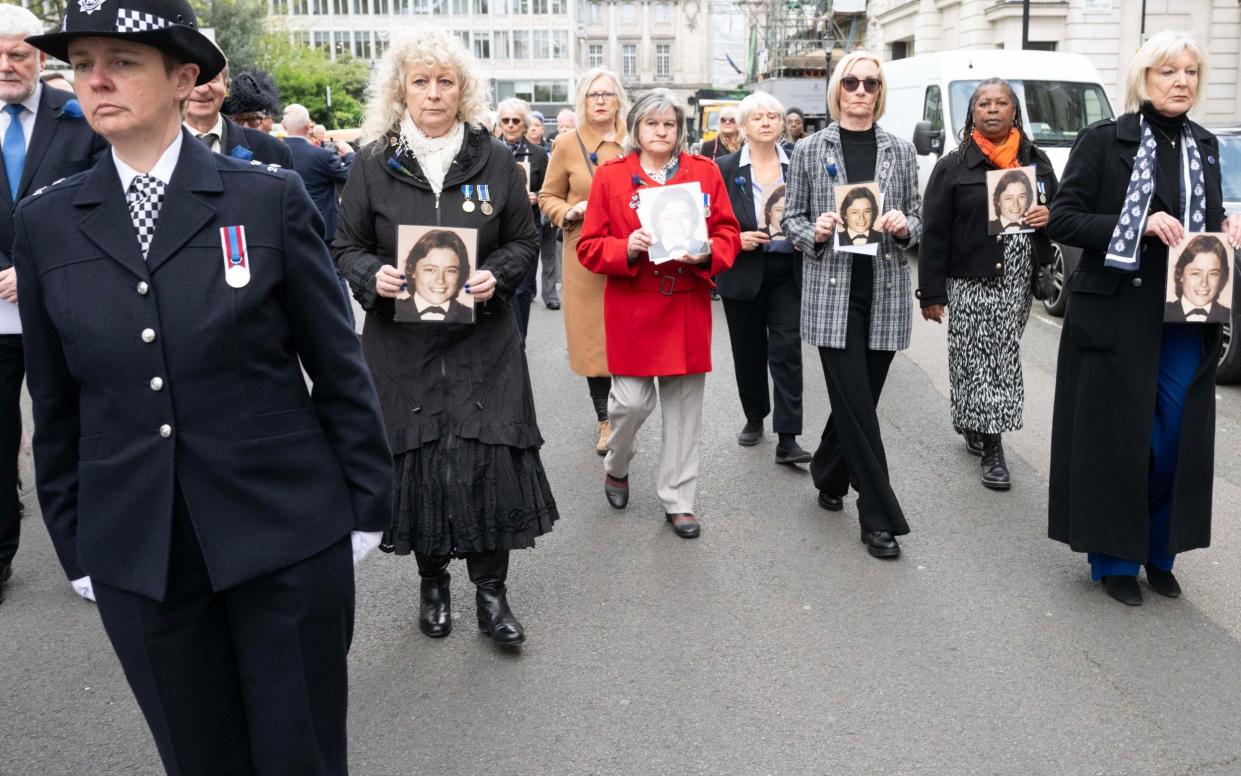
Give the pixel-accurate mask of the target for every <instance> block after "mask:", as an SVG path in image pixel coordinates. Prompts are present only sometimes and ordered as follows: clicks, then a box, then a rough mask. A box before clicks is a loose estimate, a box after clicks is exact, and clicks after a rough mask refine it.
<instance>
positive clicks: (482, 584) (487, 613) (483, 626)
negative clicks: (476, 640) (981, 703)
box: [466, 550, 526, 647]
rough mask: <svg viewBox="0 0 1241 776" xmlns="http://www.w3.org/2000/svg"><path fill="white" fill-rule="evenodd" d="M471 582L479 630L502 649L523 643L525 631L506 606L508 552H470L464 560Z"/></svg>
mask: <svg viewBox="0 0 1241 776" xmlns="http://www.w3.org/2000/svg"><path fill="white" fill-rule="evenodd" d="M466 561H467V563H468V565H469V569H470V580H471V581H472V582H473V583H474V584H475V586H476V587H477V592H476V593H475V596H474V598H475V602H476V604H477V605H478V629H479V630H480V631H482V632H483V633H485V634H487V635H488V636H490V637H491V639H492V641H494V642H495V643H497V644H499V645H500V646H503V647H515V646H517V645H518V644H521V643H522V642H523V641H525V640H526V629H525V628H523V627H522V625H521V623H520V622H518V621H517V617H516V616H514V615H513V610H512V609H510V608H509V606H508V588H507V587H506V586H505V584H504V580H505V578H506V577H507V576H508V550H497V551H495V552H479V553H473V554H471V555H470V556H468V557H467V558H466Z"/></svg>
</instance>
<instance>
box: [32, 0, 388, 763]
mask: <svg viewBox="0 0 1241 776" xmlns="http://www.w3.org/2000/svg"><path fill="white" fill-rule="evenodd" d="M66 14H67V15H66V18H65V20H64V24H63V25H62V26H61V27H60V28H59V31H56V32H52V33H48V34H45V35H36V36H33V37H31V38H29V42H30V43H32V44H33V45H35V46H37V47H38V48H40V49H42V50H43V51H45V52H47V53H48V54H50V55H52V56H55V57H57V58H59V59H64V60H67V61H68V62H69V63H70V64H71V65H72V66H73V69H74V72H75V73H76V78H75V83H74V85H75V88H76V90H77V96H78V100H79V101H80V103H81V106H82V110H83V112H84V114H85V116H86V118H87V120H88V121H90V122H91V124H92V126H93V127H94V129H95V130H96V131H98V132H99V133H100V134H101V135H103V136H104V137H105V138H106V139H107V140H108V141H109V142H110V143H111V145H112V150H111V152H110V153H108V154H105V155H104V156H103V157H102V158H101V159H100V160H99V162H98V163H97V164H95V166H94V167H92V168H91V169H90V170H89V171H87V172H85V173H81V174H79V175H75V176H73V177H71V178H69V179H67V180H65V181H62V182H60V183H58V184H53V185H52V186H50V187H49V188H47V189H46V190H44V191H42V192H40V193H36V194H34V195H32V196H30V197H28V198H27V199H26V200H25V201H24V202H22V204H21V205H20V206H19V207H18V209H17V213H16V215H15V230H16V233H17V238H16V240H15V242H14V245H13V259H14V265H15V266H16V268H17V276H18V282H19V283H20V285H21V290H22V291H21V293H22V300H21V310H20V312H21V317H22V328H23V337H24V339H25V348H26V365H27V371H28V374H27V381H28V384H29V388H30V396H31V399H32V402H33V407H34V418H35V435H34V447H35V471H36V473H37V485H38V490H39V500H40V503H41V505H42V507H43V517H44V521H45V522H46V523H47V526H48V530H49V533H50V534H51V536H52V542H53V545H54V546H55V549H56V552H57V555H58V556H59V557H60V561H61V564H62V565H63V566H64V568H65V571H66V573H67V575H68V576H69V578H70V579H73V580H77V581H78V582H79V583H83V584H86V585H88V586H89V587H90V589H91V590H93V593H94V596H95V597H96V599H97V601H98V610H99V615H100V618H101V619H102V621H103V625H104V628H105V630H106V631H107V633H108V638H109V639H110V641H111V643H112V646H113V648H114V649H115V650H116V654H117V657H118V658H119V660H120V663H121V666H122V668H123V669H124V670H125V675H126V678H127V679H128V680H129V684H130V687H131V688H132V690H133V692H134V695H135V697H136V699H137V701H138V705H139V707H140V708H141V709H142V712H143V714H144V715H145V717H146V719H147V723H148V725H149V726H150V729H151V733H152V735H153V736H154V739H155V743H156V745H157V747H158V749H159V753H160V756H161V758H162V759H163V762H164V766H165V768H166V769H167V771H168V772H169V773H170V774H177V775H178V776H207V775H208V774H254V773H262V774H279V775H281V776H294V775H296V776H311V775H313V776H344V774H346V773H347V770H348V766H347V749H348V747H347V742H346V732H345V715H346V708H347V705H348V691H347V678H348V676H347V666H346V654H347V651H348V647H349V642H350V639H351V638H352V630H353V617H354V577H353V564H354V563H356V562H357V561H358V560H359V559H360V558H361V557H362V556H363V555H365V553H366V552H368V551H370V550H372V549H374V547H376V546H377V545H378V543H379V538H380V536H381V535H382V534H381V532H382V531H383V530H384V529H385V528H387V527H389V525H390V523H391V519H392V493H393V490H392V487H393V486H392V458H391V455H390V453H389V451H388V445H387V440H386V437H385V434H384V430H383V423H382V420H381V418H380V411H379V403H378V399H377V398H376V395H375V388H374V385H373V384H372V382H371V377H370V373H369V371H368V369H367V367H366V363H365V361H364V360H363V358H362V350H361V345H360V344H359V341H358V338H357V336H356V335H355V334H354V333H353V331H352V329H351V328H350V326H349V322H348V320H347V318H346V315H345V311H344V309H343V305H341V304H340V303H339V299H340V296H339V294H340V291H339V288H338V287H337V285H336V281H335V279H334V274H333V270H332V262H331V258H330V257H329V255H328V251H327V248H326V246H325V245H324V244H323V240H322V238H321V237H320V234H321V231H322V225H321V223H320V220H319V214H318V212H317V211H316V210H315V208H314V204H313V203H311V201H310V198H309V197H308V196H307V195H306V190H305V188H304V187H303V185H302V182H301V178H299V177H298V176H297V175H296V174H295V173H293V172H290V171H288V170H284V169H281V168H279V167H276V166H274V165H264V164H260V163H258V162H256V161H252V162H243V161H240V160H238V159H234V158H230V157H227V156H224V155H222V154H215V153H212V152H211V151H209V150H208V149H207V148H206V146H204V145H203V144H202V143H201V142H199V141H198V140H197V139H195V137H194V135H193V134H191V133H190V132H189V131H188V130H186V129H184V127H183V126H182V124H181V104H182V103H183V102H184V101H185V100H186V99H187V98H188V97H189V95H190V92H191V91H192V90H193V89H194V88H195V86H196V85H197V86H201V85H203V84H205V83H207V82H209V81H211V79H212V78H214V77H215V75H216V74H217V73H218V72H219V71H220V70H221V69H222V68H223V66H224V57H223V55H222V54H220V52H219V50H218V49H216V48H215V45H214V44H213V43H211V41H210V40H208V39H207V38H206V37H205V36H204V35H202V33H200V32H199V31H198V29H197V23H196V19H195V14H194V10H193V8H192V7H191V6H190V4H189V2H188V0H124V3H123V4H122V3H120V2H113V1H112V0H80V1H79V2H74V3H69V4H67V11H66ZM303 368H304V369H305V375H308V376H309V378H310V382H311V384H312V385H313V388H308V387H307V380H306V378H305V376H303Z"/></svg>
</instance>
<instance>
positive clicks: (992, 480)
mask: <svg viewBox="0 0 1241 776" xmlns="http://www.w3.org/2000/svg"><path fill="white" fill-rule="evenodd" d="M980 436H981V437H982V484H983V487H984V488H990V489H991V490H1008V489H1009V488H1010V487H1011V486H1012V481H1011V480H1010V479H1009V476H1008V463H1006V462H1005V461H1004V445H1003V444H1002V443H1001V442H1000V435H999V434H981V435H980Z"/></svg>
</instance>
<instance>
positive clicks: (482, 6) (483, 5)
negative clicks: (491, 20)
mask: <svg viewBox="0 0 1241 776" xmlns="http://www.w3.org/2000/svg"><path fill="white" fill-rule="evenodd" d="M489 13H491V9H490V8H489V7H488V0H474V14H475V15H476V16H486V15H487V14H489Z"/></svg>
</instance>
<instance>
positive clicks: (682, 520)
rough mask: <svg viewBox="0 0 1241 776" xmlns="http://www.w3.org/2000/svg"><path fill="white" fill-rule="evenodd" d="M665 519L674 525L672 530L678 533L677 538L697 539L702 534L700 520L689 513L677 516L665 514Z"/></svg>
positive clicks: (679, 513)
mask: <svg viewBox="0 0 1241 776" xmlns="http://www.w3.org/2000/svg"><path fill="white" fill-rule="evenodd" d="M664 519H665V520H667V521H668V522H669V523H672V530H673V531H676V534H677V536H679V537H681V538H682V539H697V538H698V534H700V533H702V529H701V528H700V527H699V526H698V520H697V519H696V518H695V517H694V516H693V515H691V514H690V513H689V512H677V513H676V514H668V513H667V512H665V513H664Z"/></svg>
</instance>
